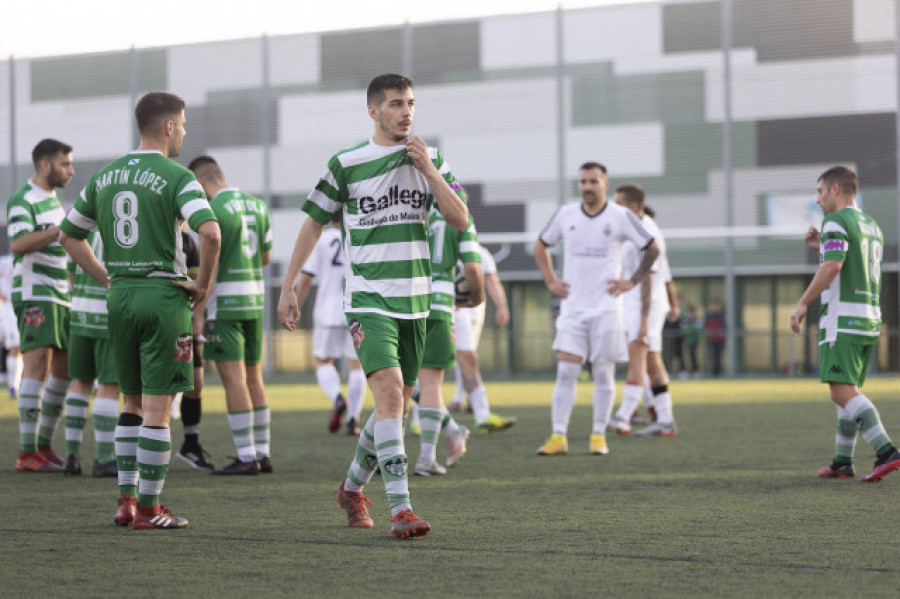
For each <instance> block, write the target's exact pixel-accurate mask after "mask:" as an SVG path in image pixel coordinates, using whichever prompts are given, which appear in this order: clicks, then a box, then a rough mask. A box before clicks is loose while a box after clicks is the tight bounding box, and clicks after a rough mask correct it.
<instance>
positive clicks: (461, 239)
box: [414, 210, 484, 476]
mask: <svg viewBox="0 0 900 599" xmlns="http://www.w3.org/2000/svg"><path fill="white" fill-rule="evenodd" d="M428 248H429V250H430V252H431V314H429V315H428V320H427V321H426V322H427V324H426V327H425V354H424V356H423V358H422V368H421V370H419V422H420V424H421V427H422V436H421V439H420V444H421V449H420V451H419V458H418V459H417V460H416V466H415V469H414V472H415V473H416V474H418V475H420V476H430V475H434V474H446V473H447V470H446V469H445V468H444V467H443V466H441V465H440V464H438V462H437V451H436V450H437V439H438V436H439V435H440V432H441V427H442V426H443V425H444V423H445V422H446V424H447V429H446V433H447V441H448V443H449V445H450V449H449V451H448V455H447V465H448V466H452V465H453V464H455V463H456V462H457V461H458V460H459V459H460V458H461V457H462V456H463V454H464V453H465V448H466V439H467V438H468V436H469V431H468V429H466V427H464V426H459V425H457V424H456V422H455V421H453V419H452V418H450V414H449V413H448V412H447V408H446V407H445V406H444V398H443V395H442V390H441V387H442V386H443V383H444V372H445V371H446V369H447V368H449V367H451V366H452V365H453V361H454V359H455V356H456V347H455V345H454V343H453V308H454V305H456V290H455V285H454V279H455V276H454V275H455V273H456V263H457V261H458V260H461V261H462V264H463V269H464V271H465V278H466V284H467V286H468V289H469V297H468V299H466V300H465V301H464V302H461V303H460V304H459V305H461V306H469V307H474V306H478V305H479V304H481V303H482V302H483V301H484V273H483V272H482V270H481V250H480V249H479V247H478V238H477V233H476V231H475V223H474V222H473V221H472V219H471V218H470V219H469V226H468V227H467V228H466V229H465V230H464V231H462V232H457V231H455V230H454V229H452V228H450V227H448V226H447V222H446V221H445V220H444V217H443V216H441V214H440V212H438V211H437V210H432V211H431V214H430V217H429V220H428Z"/></svg>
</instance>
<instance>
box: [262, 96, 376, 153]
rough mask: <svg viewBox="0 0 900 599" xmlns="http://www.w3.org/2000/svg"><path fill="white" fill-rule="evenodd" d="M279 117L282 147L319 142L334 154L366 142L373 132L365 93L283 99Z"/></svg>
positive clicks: (279, 137)
mask: <svg viewBox="0 0 900 599" xmlns="http://www.w3.org/2000/svg"><path fill="white" fill-rule="evenodd" d="M278 116H279V122H278V139H279V140H280V143H281V145H282V146H290V145H293V144H308V143H310V142H320V141H321V142H328V145H329V146H330V147H331V148H332V150H331V151H332V153H334V152H337V151H338V150H340V149H342V148H348V147H351V146H354V145H356V144H358V143H359V142H361V141H364V140H366V139H368V138H369V137H371V136H372V132H373V131H374V125H373V121H372V119H370V118H369V115H368V112H367V109H366V92H365V90H359V91H352V92H340V93H330V94H307V95H297V96H282V97H281V98H279V100H278ZM324 164H325V163H324V161H323V162H322V165H323V166H324Z"/></svg>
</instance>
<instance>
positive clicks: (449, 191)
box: [406, 135, 469, 233]
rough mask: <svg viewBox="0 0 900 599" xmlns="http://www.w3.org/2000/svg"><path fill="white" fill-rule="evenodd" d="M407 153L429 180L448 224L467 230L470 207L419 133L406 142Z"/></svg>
mask: <svg viewBox="0 0 900 599" xmlns="http://www.w3.org/2000/svg"><path fill="white" fill-rule="evenodd" d="M406 154H407V155H408V156H409V157H410V158H411V159H412V161H413V163H414V164H415V165H416V168H417V169H419V171H420V172H421V173H422V174H423V175H424V176H425V180H426V181H428V186H429V187H430V188H431V193H432V194H434V199H435V201H436V202H437V205H438V210H440V211H441V216H443V217H444V220H445V221H447V224H448V225H450V226H451V227H453V228H454V229H455V230H457V231H459V232H460V233H462V232H463V231H465V230H466V227H468V226H469V209H468V208H467V207H466V203H465V202H464V201H463V200H462V198H460V197H459V196H458V195H456V191H455V190H454V189H453V188H452V187H450V184H449V183H447V181H445V180H444V177H443V175H441V173H440V171H438V169H437V167H436V166H435V165H434V162H432V161H431V153H430V151H429V150H428V145H427V144H426V143H425V141H424V140H423V139H422V138H421V137H419V136H418V135H416V136H413V137H411V138H409V139H408V140H407V142H406Z"/></svg>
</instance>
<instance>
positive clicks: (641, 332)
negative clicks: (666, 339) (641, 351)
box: [637, 316, 650, 345]
mask: <svg viewBox="0 0 900 599" xmlns="http://www.w3.org/2000/svg"><path fill="white" fill-rule="evenodd" d="M648 328H649V327H648V326H647V317H646V316H644V317H642V318H641V326H640V327H638V332H637V338H638V341H640V342H641V343H643V344H644V345H650V343H649V339H648V338H647V329H648Z"/></svg>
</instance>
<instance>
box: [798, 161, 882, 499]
mask: <svg viewBox="0 0 900 599" xmlns="http://www.w3.org/2000/svg"><path fill="white" fill-rule="evenodd" d="M858 189H859V179H858V178H857V176H856V173H854V172H853V171H851V170H850V169H848V168H846V167H843V166H836V167H833V168H830V169H828V170H827V171H825V172H824V173H822V175H821V176H820V177H819V180H818V181H817V183H816V203H817V204H818V205H819V206H821V208H822V212H824V213H825V218H823V219H822V231H821V232H820V231H818V230H817V229H816V228H815V227H810V229H809V231H808V232H807V234H806V238H805V242H806V245H807V246H808V247H809V248H810V249H817V250H819V255H820V260H821V262H820V264H819V268H818V270H817V271H816V274H815V276H814V277H813V280H812V281H811V282H810V284H809V287H807V289H806V291H804V292H803V295H802V296H801V297H800V301H799V302H798V303H797V307H796V308H795V309H794V311H793V313H791V330H793V331H794V332H795V333H800V332H801V330H802V329H801V325H802V324H803V319H804V318H805V317H806V311H807V308H808V307H809V304H811V303H812V302H813V301H815V299H816V298H818V297H819V296H821V297H822V310H821V314H820V316H819V379H820V380H821V381H822V382H823V383H828V387H829V389H830V391H831V401H833V402H834V403H835V404H836V405H837V420H838V422H837V435H836V436H835V454H834V460H833V461H832V463H831V465H830V466H825V467H823V468H821V469H820V470H819V476H821V477H822V478H853V477H854V476H855V475H856V472H855V471H854V469H853V450H854V448H855V446H856V437H857V435H862V438H863V439H864V440H865V442H866V443H868V445H869V447H871V448H872V449H873V450H874V451H875V454H876V456H877V457H876V460H875V466H874V468H872V471H871V472H869V473H868V474H866V475H864V476H862V477H860V479H859V480H860V481H861V482H879V481H880V480H882V479H883V478H884V477H885V475H887V474H889V473H891V472H893V471H894V470H896V469H897V468H900V451H898V450H897V448H896V447H894V444H893V443H892V442H891V438H890V437H889V436H888V434H887V431H885V429H884V425H883V424H882V422H881V417H880V416H879V414H878V410H877V409H876V408H875V405H874V404H873V403H872V401H871V400H870V399H869V398H868V397H866V396H865V395H863V394H862V392H860V390H859V388H860V387H861V386H862V384H863V383H864V382H865V380H866V370H867V369H868V366H869V361H870V360H871V359H872V354H873V353H874V352H875V345H876V344H877V343H878V337H879V335H880V333H881V306H880V295H881V261H882V258H883V256H884V236H883V235H882V232H881V229H880V228H879V227H878V223H876V222H875V220H874V219H873V218H872V217H871V216H869V215H868V214H865V213H864V212H863V211H861V210H860V209H859V207H858V206H857V205H856V193H857V191H858Z"/></svg>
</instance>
